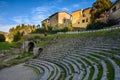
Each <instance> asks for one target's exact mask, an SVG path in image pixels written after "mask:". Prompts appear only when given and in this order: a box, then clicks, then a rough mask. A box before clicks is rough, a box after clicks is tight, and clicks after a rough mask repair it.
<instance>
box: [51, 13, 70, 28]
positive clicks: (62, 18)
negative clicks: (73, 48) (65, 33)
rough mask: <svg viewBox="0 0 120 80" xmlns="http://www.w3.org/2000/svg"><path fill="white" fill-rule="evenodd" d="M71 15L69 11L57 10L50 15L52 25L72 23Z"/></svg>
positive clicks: (63, 25)
mask: <svg viewBox="0 0 120 80" xmlns="http://www.w3.org/2000/svg"><path fill="white" fill-rule="evenodd" d="M70 19H71V15H70V14H69V13H67V12H57V13H54V14H53V15H51V16H50V17H49V21H50V27H55V26H57V25H58V26H59V25H61V26H62V27H66V26H65V25H66V24H70Z"/></svg>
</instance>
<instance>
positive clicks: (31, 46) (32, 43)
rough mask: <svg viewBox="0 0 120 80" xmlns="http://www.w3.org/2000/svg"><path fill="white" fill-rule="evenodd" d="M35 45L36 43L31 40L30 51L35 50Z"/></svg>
mask: <svg viewBox="0 0 120 80" xmlns="http://www.w3.org/2000/svg"><path fill="white" fill-rule="evenodd" d="M34 47H35V43H34V42H29V44H28V52H30V51H33V48H34Z"/></svg>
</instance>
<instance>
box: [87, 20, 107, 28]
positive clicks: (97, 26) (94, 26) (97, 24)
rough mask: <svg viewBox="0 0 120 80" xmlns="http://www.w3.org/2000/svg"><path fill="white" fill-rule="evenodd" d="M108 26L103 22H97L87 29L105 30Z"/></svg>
mask: <svg viewBox="0 0 120 80" xmlns="http://www.w3.org/2000/svg"><path fill="white" fill-rule="evenodd" d="M107 26H108V25H107V24H106V23H103V22H95V23H92V24H89V25H88V26H87V29H88V30H90V29H103V28H104V27H107Z"/></svg>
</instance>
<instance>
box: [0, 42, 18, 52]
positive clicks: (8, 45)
mask: <svg viewBox="0 0 120 80" xmlns="http://www.w3.org/2000/svg"><path fill="white" fill-rule="evenodd" d="M19 44H20V43H19V42H11V43H9V42H0V50H10V49H11V48H18V47H20V46H19Z"/></svg>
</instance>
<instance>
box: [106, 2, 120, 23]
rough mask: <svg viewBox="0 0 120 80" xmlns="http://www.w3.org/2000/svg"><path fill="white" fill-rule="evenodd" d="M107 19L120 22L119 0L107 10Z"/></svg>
mask: <svg viewBox="0 0 120 80" xmlns="http://www.w3.org/2000/svg"><path fill="white" fill-rule="evenodd" d="M108 19H109V20H116V21H117V22H119V23H120V0H118V1H116V2H115V3H114V4H113V5H112V6H111V8H110V10H109V17H108Z"/></svg>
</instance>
